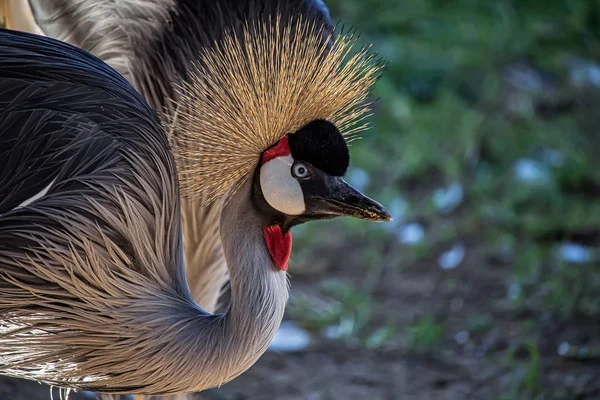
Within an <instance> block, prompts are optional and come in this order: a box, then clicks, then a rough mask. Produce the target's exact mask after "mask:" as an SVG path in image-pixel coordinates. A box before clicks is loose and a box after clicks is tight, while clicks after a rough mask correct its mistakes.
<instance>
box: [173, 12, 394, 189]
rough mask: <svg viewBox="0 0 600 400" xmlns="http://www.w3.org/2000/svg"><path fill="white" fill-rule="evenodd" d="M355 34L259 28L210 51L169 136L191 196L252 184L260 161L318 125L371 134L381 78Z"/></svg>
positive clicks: (184, 91)
mask: <svg viewBox="0 0 600 400" xmlns="http://www.w3.org/2000/svg"><path fill="white" fill-rule="evenodd" d="M356 42H357V37H356V35H355V34H343V33H341V34H339V35H335V37H334V34H333V33H324V31H323V29H322V28H318V27H316V26H315V24H314V23H311V22H307V21H305V20H302V19H300V20H297V21H295V22H291V23H288V24H283V23H281V21H279V20H277V21H275V22H273V23H264V22H263V23H257V24H255V25H254V26H246V27H245V29H244V30H243V33H242V34H241V35H238V36H236V35H234V34H229V35H226V36H225V38H224V39H223V40H222V41H220V42H219V43H217V44H215V46H214V47H213V48H211V49H208V50H206V51H205V53H204V54H203V55H202V59H201V62H200V63H196V64H195V67H194V70H193V71H192V73H191V75H190V79H189V80H188V82H187V83H185V84H183V85H181V87H180V88H179V93H178V95H179V102H178V105H177V112H176V113H175V116H174V118H173V120H172V122H171V123H172V126H171V129H170V131H171V132H172V133H173V137H172V138H171V139H172V143H173V146H174V150H175V151H174V152H175V154H176V158H177V161H178V167H179V172H180V181H181V188H182V193H183V194H184V195H186V196H192V197H194V198H202V199H204V200H205V201H212V200H215V199H216V198H219V197H221V196H222V195H224V194H225V193H226V192H227V191H228V190H230V189H235V188H236V187H237V186H238V185H240V184H241V183H243V182H244V181H245V180H246V179H249V178H250V177H251V176H252V173H253V171H254V170H255V168H256V167H257V166H258V162H259V160H260V156H261V154H262V153H263V152H264V151H265V150H266V149H268V148H269V147H271V146H273V145H274V144H275V143H277V142H278V141H279V140H280V139H281V138H282V137H283V136H285V135H286V134H288V133H293V132H295V131H297V130H298V129H300V128H301V127H302V126H304V125H305V124H307V123H308V122H310V121H312V120H315V119H326V120H328V121H331V122H332V123H334V124H335V125H336V126H337V128H338V129H339V130H340V132H341V133H342V134H343V135H344V136H345V137H346V138H347V139H350V138H352V137H353V136H354V135H356V134H357V133H358V132H359V131H362V130H364V129H366V124H365V122H364V120H365V118H366V117H367V116H368V115H369V114H370V104H369V102H367V101H366V100H367V97H368V94H369V91H370V89H371V87H372V86H373V84H374V83H375V81H376V80H377V78H378V77H379V74H380V72H381V70H382V67H383V65H382V63H381V62H378V61H377V60H376V59H375V56H374V55H373V54H372V53H370V50H369V48H368V47H363V48H360V49H359V50H358V51H355V52H354V51H353V47H355V45H356Z"/></svg>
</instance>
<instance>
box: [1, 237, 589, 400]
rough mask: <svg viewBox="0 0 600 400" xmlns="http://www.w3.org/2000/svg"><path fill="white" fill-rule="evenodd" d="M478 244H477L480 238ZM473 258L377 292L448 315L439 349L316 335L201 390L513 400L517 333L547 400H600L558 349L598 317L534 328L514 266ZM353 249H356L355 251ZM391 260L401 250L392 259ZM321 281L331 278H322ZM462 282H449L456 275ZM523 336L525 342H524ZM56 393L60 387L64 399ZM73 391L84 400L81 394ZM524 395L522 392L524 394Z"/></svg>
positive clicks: (331, 397)
mask: <svg viewBox="0 0 600 400" xmlns="http://www.w3.org/2000/svg"><path fill="white" fill-rule="evenodd" d="M471 248H473V249H476V244H471ZM468 254H469V255H468V257H467V259H466V260H465V262H464V264H463V265H461V266H460V267H459V268H457V269H455V270H452V271H443V270H441V269H439V268H438V267H437V266H436V265H435V262H434V260H431V262H428V261H427V260H425V261H421V262H419V263H418V264H416V265H412V266H409V267H408V268H395V267H394V265H393V264H394V263H395V262H391V263H390V265H387V266H386V268H385V270H384V276H383V279H381V280H380V283H379V284H378V285H377V287H376V288H375V290H374V291H373V297H374V301H375V302H376V303H375V304H377V307H376V310H375V313H376V314H378V315H376V316H375V319H377V318H386V319H389V318H390V317H391V318H392V319H394V320H395V321H397V323H398V324H403V323H408V321H410V320H411V319H412V318H413V317H414V315H417V314H419V313H420V312H423V311H424V310H427V312H433V314H434V315H437V316H439V317H440V318H442V319H444V320H445V326H446V333H445V335H444V344H443V346H442V347H441V348H440V349H439V350H438V351H435V352H425V353H423V352H418V351H410V350H407V349H406V348H403V346H401V345H399V341H400V340H401V338H400V337H398V338H397V340H398V343H395V342H394V339H393V340H392V341H391V343H390V344H389V345H388V346H387V347H386V348H381V349H376V350H373V349H370V350H367V349H364V348H360V347H356V348H352V347H351V346H348V345H344V344H341V343H339V342H337V341H332V340H326V339H322V338H321V339H319V338H315V339H314V340H313V341H312V343H311V345H310V347H309V348H308V349H307V350H305V351H300V352H295V353H285V354H278V353H273V352H267V353H266V354H265V355H264V356H263V357H262V358H261V359H260V361H259V362H258V363H257V364H256V365H255V366H254V367H252V368H251V369H250V370H249V371H248V372H246V373H245V374H244V375H242V376H241V377H240V378H238V379H236V380H235V381H233V382H231V383H229V384H227V385H225V386H224V387H222V388H220V389H218V390H212V391H208V392H205V393H204V394H202V395H199V396H198V398H201V399H213V400H246V399H247V400H262V399H264V400H267V399H269V400H273V399H286V400H301V399H302V400H362V399H369V400H379V399H381V400H393V399H407V400H409V399H410V400H420V399H423V400H430V399H432V400H435V399H440V400H442V399H444V400H446V399H447V400H454V399H512V398H511V397H510V396H508V397H507V396H506V395H504V397H500V394H501V393H507V392H508V393H510V392H511V387H510V385H514V382H515V381H520V380H519V379H515V376H514V374H528V373H529V374H531V370H530V367H529V369H528V368H524V369H523V368H521V365H522V363H524V365H529V364H528V363H527V361H528V359H529V357H530V355H528V353H527V352H526V351H525V350H524V349H519V348H515V349H514V352H513V354H514V359H515V360H514V362H513V363H512V364H511V363H507V361H506V356H505V354H506V350H507V349H508V348H510V346H513V343H514V342H515V339H516V338H521V339H522V337H523V336H524V335H526V336H528V337H530V338H531V339H532V340H534V341H536V343H537V345H538V347H539V349H540V352H541V353H542V354H541V358H540V360H539V368H540V369H541V370H542V371H540V374H539V375H536V376H538V377H540V378H537V379H540V380H541V381H540V382H538V384H539V385H541V387H542V388H544V393H550V395H549V396H543V397H538V398H540V399H542V398H544V399H573V400H574V399H577V400H583V399H600V362H598V361H597V360H595V361H594V360H593V359H592V360H589V361H574V360H570V359H568V358H564V357H561V356H559V355H558V353H557V350H556V349H557V347H558V346H559V344H560V343H561V342H562V341H565V340H569V341H570V342H577V340H584V339H587V340H588V342H589V341H590V340H591V341H592V342H593V341H594V340H597V339H598V336H597V332H598V322H597V321H586V320H581V319H578V321H577V322H576V321H569V322H562V323H557V322H553V319H551V318H550V317H548V319H547V321H546V322H545V323H541V324H538V325H539V327H537V326H536V327H535V328H534V331H533V332H531V327H527V323H526V321H527V319H528V316H527V315H525V314H523V313H520V314H514V313H513V312H511V311H509V310H508V308H507V307H506V306H505V304H504V302H505V299H506V293H505V291H506V286H507V285H506V280H507V279H508V277H509V276H510V274H509V271H510V269H509V268H508V267H507V266H505V265H494V264H491V263H489V262H487V261H486V260H485V259H484V258H483V256H482V255H481V254H478V252H477V251H471V252H469V253H468ZM345 257H352V254H351V253H347V254H346V256H345ZM391 259H392V260H394V259H395V257H391ZM347 271H356V269H350V268H348V269H342V268H339V269H338V268H328V269H327V270H325V271H322V272H321V273H322V274H327V276H329V277H331V276H334V277H336V278H339V279H345V280H356V281H359V280H360V279H362V277H361V276H352V275H349V274H348V273H347ZM313 278H314V279H321V278H322V276H314V277H313ZM450 281H451V282H454V284H453V285H448V282H450ZM292 282H293V288H292V291H293V292H296V293H305V294H310V295H315V296H319V294H318V293H317V291H316V290H315V289H314V285H313V284H312V278H311V279H308V278H307V277H303V276H301V277H299V278H298V279H294V277H293V279H292ZM483 311H485V312H489V313H491V314H492V315H493V318H494V323H493V326H492V327H491V329H489V330H488V331H486V332H483V333H480V334H472V335H471V336H470V337H469V339H468V341H466V342H465V343H462V344H459V343H457V341H456V340H455V334H456V333H457V332H459V331H461V330H462V329H464V328H465V323H466V322H465V321H466V318H467V317H468V316H469V315H474V314H477V313H479V312H483ZM520 342H521V341H519V343H520ZM56 394H57V392H56V391H55V398H58V397H56ZM71 398H73V399H77V400H79V399H82V398H83V396H81V395H79V394H75V395H73V396H72V397H71ZM0 399H2V400H4V399H7V400H8V399H11V400H48V399H50V390H49V388H48V387H46V386H43V385H39V384H36V383H32V382H26V381H21V380H16V379H11V378H2V379H1V380H0ZM515 400H516V398H515Z"/></svg>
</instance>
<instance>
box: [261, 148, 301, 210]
mask: <svg viewBox="0 0 600 400" xmlns="http://www.w3.org/2000/svg"><path fill="white" fill-rule="evenodd" d="M293 163H294V159H293V158H292V156H291V155H288V156H284V157H276V158H274V159H272V160H271V161H268V162H266V163H264V164H263V166H262V167H261V168H260V187H261V189H262V192H263V196H264V197H265V200H267V203H269V205H270V206H271V207H273V208H274V209H276V210H277V211H280V212H282V213H284V214H288V215H299V214H302V213H303V212H304V210H305V209H306V207H305V205H304V195H303V194H302V188H301V187H300V183H298V181H297V180H296V178H294V177H293V176H292V171H291V168H292V164H293Z"/></svg>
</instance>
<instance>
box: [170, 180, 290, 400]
mask: <svg viewBox="0 0 600 400" xmlns="http://www.w3.org/2000/svg"><path fill="white" fill-rule="evenodd" d="M250 191H251V180H250V181H249V183H248V184H246V185H244V187H242V188H241V189H240V190H239V191H237V192H236V193H235V194H234V195H233V196H232V197H231V198H230V199H229V201H228V202H227V203H226V205H225V206H224V208H223V212H222V215H221V232H220V234H221V240H222V243H223V250H224V253H225V258H226V260H227V265H228V266H229V274H230V278H231V304H230V306H229V309H228V310H227V311H226V312H225V313H224V314H222V315H214V316H210V315H204V316H203V318H200V319H199V320H196V321H195V322H197V323H198V324H197V325H196V324H194V323H193V324H192V326H191V328H192V329H191V330H186V331H187V332H188V333H187V334H186V336H187V338H186V339H185V340H187V341H188V345H189V350H191V351H194V350H195V351H196V354H195V358H196V360H195V361H194V360H190V361H191V362H192V364H191V365H187V366H186V369H188V368H189V369H188V371H186V372H185V373H184V374H181V375H182V376H184V375H185V374H189V375H188V376H187V377H185V379H189V380H190V384H191V385H193V386H192V388H193V389H194V390H202V389H207V388H210V387H215V386H220V385H222V384H224V383H226V382H228V381H230V380H231V379H233V378H235V377H237V376H238V375H240V374H241V373H243V372H244V371H246V370H247V369H248V368H250V367H251V366H252V365H253V364H254V363H255V362H256V361H257V360H258V358H259V357H260V356H261V355H262V354H263V353H264V352H265V350H266V349H267V347H268V346H269V344H270V343H271V340H272V338H273V336H274V335H275V332H276V331H277V329H278V328H279V325H280V323H281V320H282V318H283V314H284V311H285V305H286V302H287V299H288V283H287V275H286V273H284V272H281V271H278V270H277V269H276V268H275V266H274V265H273V262H272V260H271V256H270V254H269V252H268V250H267V248H266V245H265V242H264V237H263V228H264V222H263V221H262V220H261V216H260V214H258V213H257V211H256V210H255V209H254V208H253V205H252V202H251V200H250ZM191 335H194V337H191ZM196 345H197V347H196V348H195V346H196ZM186 358H187V357H186ZM190 367H191V368H190ZM187 389H188V390H189V389H190V388H187Z"/></svg>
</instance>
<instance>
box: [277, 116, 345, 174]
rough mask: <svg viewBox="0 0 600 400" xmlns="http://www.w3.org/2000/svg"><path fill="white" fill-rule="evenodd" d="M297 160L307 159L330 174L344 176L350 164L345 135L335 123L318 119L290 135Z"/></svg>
mask: <svg viewBox="0 0 600 400" xmlns="http://www.w3.org/2000/svg"><path fill="white" fill-rule="evenodd" d="M288 140H289V145H290V152H291V153H292V157H294V159H295V160H300V161H306V162H308V163H310V164H312V165H314V166H315V167H317V168H319V169H321V170H323V171H325V172H326V173H328V174H330V175H335V176H342V175H344V174H345V173H346V170H347V169H348V165H349V164H350V153H349V152H348V146H347V145H346V141H345V140H344V137H343V136H342V134H341V133H340V131H338V129H337V128H336V127H335V125H334V124H332V123H331V122H329V121H325V120H323V119H316V120H314V121H312V122H309V123H308V124H306V125H304V126H303V127H302V128H300V130H298V131H297V132H296V133H293V134H291V135H288Z"/></svg>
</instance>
